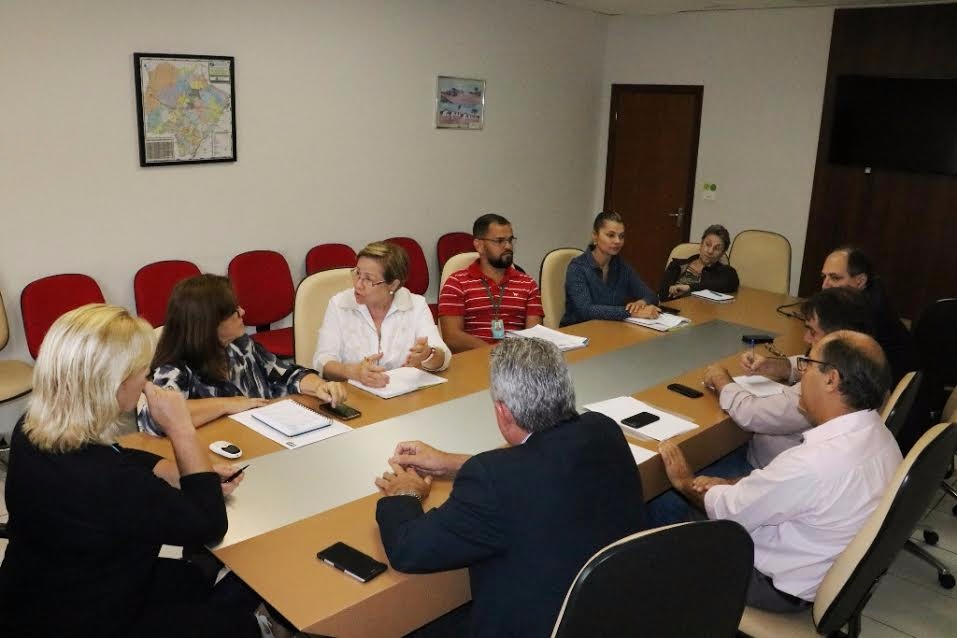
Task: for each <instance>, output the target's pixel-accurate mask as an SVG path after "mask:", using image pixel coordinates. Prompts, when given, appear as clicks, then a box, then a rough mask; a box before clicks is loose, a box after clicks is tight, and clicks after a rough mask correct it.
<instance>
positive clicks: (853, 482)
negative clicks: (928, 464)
mask: <svg viewBox="0 0 957 638" xmlns="http://www.w3.org/2000/svg"><path fill="white" fill-rule="evenodd" d="M797 365H798V368H799V369H800V370H801V371H802V372H803V377H802V388H801V398H800V403H799V407H800V410H801V411H802V412H803V413H804V414H805V416H806V417H807V420H808V421H809V422H810V424H811V426H812V427H811V429H810V430H808V431H806V432H805V433H804V442H803V443H802V444H801V445H798V446H796V447H793V448H790V449H788V450H785V451H784V452H782V453H781V454H779V455H778V456H777V457H775V458H774V460H773V461H771V463H770V464H768V465H767V467H765V468H763V469H759V470H755V471H753V472H751V474H749V475H748V476H746V477H744V478H742V479H740V480H737V481H733V480H727V479H720V478H715V477H707V476H699V477H697V478H696V477H695V476H694V474H693V473H692V472H691V468H690V467H689V465H688V463H687V461H686V460H685V458H684V455H683V454H682V452H681V450H680V449H679V448H678V447H677V446H676V445H675V444H674V443H671V442H670V441H665V442H663V443H662V444H661V445H660V447H659V451H660V452H661V457H662V460H663V461H664V463H665V471H666V472H667V473H668V478H669V479H670V480H671V483H672V484H673V485H674V487H675V489H677V490H678V491H680V492H681V493H682V494H683V495H684V496H685V498H687V499H688V500H689V501H690V502H692V503H694V504H696V505H697V506H698V507H699V508H700V509H702V510H704V511H705V513H706V514H707V516H708V518H711V519H720V518H725V519H730V520H733V521H737V522H738V523H740V524H741V525H743V526H744V528H745V529H747V530H748V533H750V534H751V538H752V540H753V541H754V570H753V572H752V575H751V583H750V586H749V587H748V596H747V602H748V605H751V606H752V607H758V608H760V609H766V610H768V611H776V612H794V611H800V610H801V609H805V608H807V607H809V606H810V605H811V604H812V603H813V602H814V598H815V596H816V595H817V590H818V587H819V586H820V585H821V581H822V580H823V579H824V575H825V574H826V573H827V571H828V569H830V568H831V565H833V564H834V560H835V559H836V558H837V556H838V554H840V553H841V552H842V551H844V548H845V547H847V545H848V544H849V543H850V542H851V540H852V539H853V538H854V536H855V535H857V533H858V532H859V531H860V529H861V527H863V525H864V522H865V521H866V520H867V518H868V517H869V516H870V515H871V513H872V512H873V511H874V509H875V508H876V507H877V504H878V503H879V502H880V499H881V498H882V497H883V495H884V492H885V491H886V489H887V486H888V485H889V484H890V481H891V479H892V478H893V476H894V472H895V471H896V470H897V467H898V465H900V463H901V460H902V459H901V453H900V449H899V448H898V447H897V443H896V442H895V441H894V437H893V435H891V433H890V432H889V431H888V430H887V428H886V427H885V426H884V423H883V421H881V417H880V415H879V414H878V412H877V410H878V409H879V408H880V406H881V404H882V403H883V402H884V399H885V397H886V396H887V393H888V391H889V389H890V383H891V378H890V369H889V367H888V365H887V359H886V358H885V357H884V353H883V352H882V350H881V347H880V346H879V345H878V344H877V342H876V341H875V340H874V339H872V338H871V337H869V336H867V335H865V334H862V333H859V332H851V331H848V330H839V331H837V332H833V333H831V334H829V335H827V336H825V337H824V338H822V339H821V340H820V341H818V342H817V343H816V344H815V345H814V347H813V348H811V352H810V354H809V356H807V357H799V358H798V361H797Z"/></svg>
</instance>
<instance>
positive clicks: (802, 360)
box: [797, 357, 841, 374]
mask: <svg viewBox="0 0 957 638" xmlns="http://www.w3.org/2000/svg"><path fill="white" fill-rule="evenodd" d="M811 363H816V364H818V365H819V366H823V368H824V369H825V370H826V369H827V368H834V369H835V370H837V373H838V374H841V369H840V368H838V367H837V366H836V365H834V364H833V363H828V362H827V361H818V360H817V359H812V358H811V357H798V358H797V370H798V372H804V371H805V370H807V367H808V364H811Z"/></svg>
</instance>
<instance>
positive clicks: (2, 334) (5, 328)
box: [0, 292, 10, 350]
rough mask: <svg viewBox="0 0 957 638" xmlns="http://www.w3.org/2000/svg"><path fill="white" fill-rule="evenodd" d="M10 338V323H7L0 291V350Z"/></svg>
mask: <svg viewBox="0 0 957 638" xmlns="http://www.w3.org/2000/svg"><path fill="white" fill-rule="evenodd" d="M9 340H10V324H8V323H7V309H6V308H4V306H3V293H2V292H0V350H3V349H4V348H6V347H7V342H8V341H9Z"/></svg>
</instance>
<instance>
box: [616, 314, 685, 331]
mask: <svg viewBox="0 0 957 638" xmlns="http://www.w3.org/2000/svg"><path fill="white" fill-rule="evenodd" d="M625 321H627V322H628V323H633V324H635V325H638V326H644V327H645V328H651V329H652V330H657V331H658V332H667V331H668V330H671V329H673V328H677V327H678V326H680V325H682V324H686V323H691V319H688V318H687V317H682V316H680V315H673V314H671V313H668V312H663V313H661V314H660V315H658V318H657V319H642V318H640V317H628V318H627V319H625Z"/></svg>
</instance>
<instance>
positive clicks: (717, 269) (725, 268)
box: [658, 255, 738, 299]
mask: <svg viewBox="0 0 957 638" xmlns="http://www.w3.org/2000/svg"><path fill="white" fill-rule="evenodd" d="M697 258H698V256H697V255H693V256H691V257H688V258H687V259H672V260H671V263H670V264H668V267H667V268H665V274H664V277H662V279H661V285H660V286H658V297H659V298H660V299H668V298H670V297H671V295H669V294H668V288H670V287H671V286H674V285H675V284H676V283H677V282H678V278H679V277H681V269H682V268H684V266H685V265H686V264H690V263H691V262H693V261H694V260H695V259H697ZM737 289H738V271H737V270H735V269H734V268H732V267H731V266H729V265H728V264H723V263H721V262H720V261H719V262H716V263H714V264H711V265H710V266H708V267H706V268H705V269H704V270H702V271H701V281H700V282H699V283H697V284H693V285H692V286H691V292H695V291H696V290H713V291H715V292H724V293H731V292H734V291H736V290H737Z"/></svg>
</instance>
